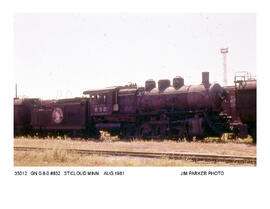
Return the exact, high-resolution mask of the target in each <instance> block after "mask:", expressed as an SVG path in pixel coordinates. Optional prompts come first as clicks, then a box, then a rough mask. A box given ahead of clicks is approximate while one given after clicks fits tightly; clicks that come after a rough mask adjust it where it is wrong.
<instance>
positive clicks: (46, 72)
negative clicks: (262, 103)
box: [14, 13, 256, 99]
mask: <svg viewBox="0 0 270 209" xmlns="http://www.w3.org/2000/svg"><path fill="white" fill-rule="evenodd" d="M224 47H228V48H229V53H228V54H227V80H228V84H229V85H232V84H233V79H234V75H235V72H237V71H249V72H250V73H251V74H252V75H255V76H256V14H255V13H15V15H14V56H15V59H14V60H15V65H14V66H15V69H14V70H15V72H14V75H15V78H14V81H15V83H17V86H18V96H20V97H38V98H42V99H54V98H67V97H79V96H82V92H83V91H85V90H88V89H96V88H104V87H108V86H116V85H126V84H128V83H129V82H132V83H137V85H139V86H143V85H144V82H145V80H147V79H149V78H152V79H154V80H155V81H156V82H157V81H158V80H159V79H163V78H168V79H170V80H171V81H172V79H173V78H174V77H175V76H182V77H183V78H184V79H185V84H187V85H195V84H200V83H201V73H202V72H203V71H208V72H209V73H210V82H218V83H220V84H221V85H223V80H224V78H223V56H222V54H221V53H220V48H224ZM14 86H15V84H14ZM14 95H15V90H14Z"/></svg>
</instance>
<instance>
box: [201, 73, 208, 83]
mask: <svg viewBox="0 0 270 209" xmlns="http://www.w3.org/2000/svg"><path fill="white" fill-rule="evenodd" d="M202 84H204V85H207V84H209V72H202Z"/></svg>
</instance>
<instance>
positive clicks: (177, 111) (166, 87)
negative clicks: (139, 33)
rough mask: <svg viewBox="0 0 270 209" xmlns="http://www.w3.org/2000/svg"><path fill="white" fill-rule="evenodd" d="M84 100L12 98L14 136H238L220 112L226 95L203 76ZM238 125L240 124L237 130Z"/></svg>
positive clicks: (90, 94) (117, 89) (99, 92)
mask: <svg viewBox="0 0 270 209" xmlns="http://www.w3.org/2000/svg"><path fill="white" fill-rule="evenodd" d="M83 94H84V95H87V97H81V98H72V99H60V100H39V99H18V98H15V99H14V133H15V135H17V134H36V133H38V134H39V135H58V134H67V135H70V136H76V137H77V136H79V137H86V138H87V137H96V138H98V137H99V131H100V130H103V131H107V132H109V133H110V134H111V135H118V136H119V137H120V138H151V139H160V138H171V139H181V138H186V139H187V140H190V139H192V138H193V137H196V138H197V139H202V138H204V137H213V136H214V137H216V136H218V137H220V136H221V135H222V134H223V133H227V132H233V131H234V132H235V133H237V132H239V128H237V131H235V130H236V128H235V127H236V126H234V128H232V117H231V116H230V115H228V114H227V113H226V112H225V111H223V106H222V104H223V103H224V101H226V99H228V91H227V90H226V89H225V88H223V87H221V86H220V85H219V84H217V83H213V84H210V83H209V73H208V72H203V73H202V83H201V84H199V85H185V84H184V79H183V78H182V77H180V76H177V77H175V78H174V79H173V83H172V85H171V83H170V80H168V79H162V80H159V81H158V86H157V87H156V83H155V81H154V80H152V79H149V80H147V81H146V82H145V87H137V85H136V84H130V85H128V86H114V87H109V88H104V89H93V90H88V91H84V92H83ZM239 127H241V126H239Z"/></svg>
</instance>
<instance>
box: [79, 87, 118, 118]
mask: <svg viewBox="0 0 270 209" xmlns="http://www.w3.org/2000/svg"><path fill="white" fill-rule="evenodd" d="M117 89H118V87H108V88H105V89H96V90H88V91H84V92H83V94H89V98H90V106H89V108H90V114H91V115H92V116H102V115H110V114H112V112H117V111H118V109H119V106H118V102H117V94H118V93H117Z"/></svg>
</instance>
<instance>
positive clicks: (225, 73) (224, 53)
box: [220, 48, 229, 86]
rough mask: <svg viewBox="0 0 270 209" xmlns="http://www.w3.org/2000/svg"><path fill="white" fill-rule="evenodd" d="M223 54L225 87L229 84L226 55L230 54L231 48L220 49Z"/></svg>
mask: <svg viewBox="0 0 270 209" xmlns="http://www.w3.org/2000/svg"><path fill="white" fill-rule="evenodd" d="M220 52H221V54H223V73H224V74H223V77H224V80H223V82H224V86H227V85H228V82H227V57H226V54H227V53H228V52H229V48H221V49H220Z"/></svg>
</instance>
